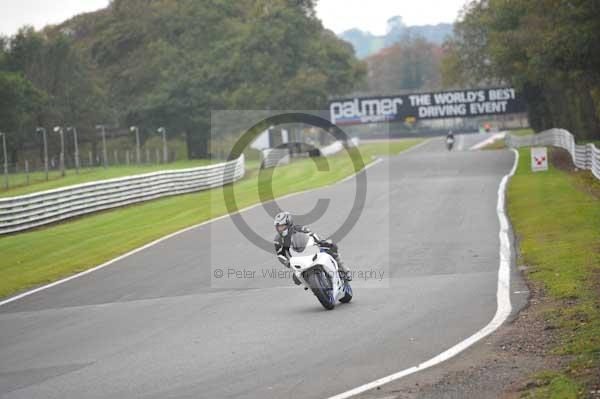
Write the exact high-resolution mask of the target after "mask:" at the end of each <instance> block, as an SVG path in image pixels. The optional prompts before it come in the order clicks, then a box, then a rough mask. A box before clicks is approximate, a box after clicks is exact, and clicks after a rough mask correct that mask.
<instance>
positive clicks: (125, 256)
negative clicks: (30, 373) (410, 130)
mask: <svg viewBox="0 0 600 399" xmlns="http://www.w3.org/2000/svg"><path fill="white" fill-rule="evenodd" d="M422 144H424V143H420V144H417V145H416V146H414V147H410V148H408V149H406V150H405V151H402V152H401V153H400V154H398V155H401V154H403V153H405V152H407V151H410V150H411V149H413V148H415V147H417V146H420V145H422ZM381 161H383V159H381V158H378V159H376V160H375V161H373V162H371V163H370V164H368V165H366V166H365V167H364V168H363V169H361V170H359V171H358V172H356V173H354V174H352V175H350V176H348V177H346V178H344V179H343V180H340V181H337V182H334V183H333V184H330V185H326V186H320V187H315V188H309V189H307V190H304V191H298V192H296V193H291V194H287V195H284V196H283V197H278V198H275V199H273V200H271V201H279V200H283V199H286V198H289V197H292V196H294V195H299V194H305V193H307V192H309V191H314V190H319V189H322V188H325V187H328V186H333V185H336V184H341V183H343V182H344V181H347V180H349V179H351V178H353V177H355V176H356V175H357V174H358V173H361V172H362V171H366V170H367V169H369V168H370V167H372V166H375V165H377V164H378V163H380V162H381ZM261 205H263V203H262V202H258V203H256V204H254V205H250V206H248V207H246V208H243V209H240V210H238V211H237V212H235V213H242V212H246V211H248V210H250V209H253V208H256V207H257V206H261ZM229 216H231V214H229V213H227V214H225V215H221V216H218V217H216V218H213V219H210V220H206V221H204V222H202V223H199V224H196V225H193V226H190V227H186V228H184V229H182V230H178V231H175V232H173V233H171V234H168V235H166V236H164V237H161V238H159V239H157V240H154V241H152V242H149V243H148V244H145V245H143V246H141V247H138V248H135V249H133V250H131V251H129V252H126V253H124V254H123V255H120V256H118V257H116V258H113V259H111V260H109V261H107V262H105V263H102V264H100V265H98V266H95V267H93V268H91V269H87V270H85V271H83V272H79V273H76V274H73V275H72V276H69V277H65V278H63V279H60V280H58V281H55V282H53V283H50V284H46V285H43V286H41V287H37V288H34V289H32V290H29V291H25V292H23V293H21V294H18V295H15V296H13V297H10V298H7V299H5V300H3V301H0V306H2V305H6V304H8V303H11V302H14V301H16V300H18V299H21V298H24V297H27V296H29V295H32V294H35V293H36V292H40V291H43V290H46V289H48V288H52V287H55V286H57V285H60V284H63V283H66V282H67V281H71V280H74V279H76V278H79V277H82V276H85V275H86V274H90V273H93V272H95V271H97V270H100V269H103V268H105V267H107V266H110V265H112V264H113V263H115V262H118V261H120V260H122V259H125V258H127V257H128V256H131V255H134V254H136V253H138V252H140V251H143V250H144V249H147V248H150V247H152V246H154V245H156V244H159V243H161V242H163V241H166V240H168V239H170V238H173V237H175V236H178V235H180V234H183V233H186V232H188V231H190V230H193V229H196V228H198V227H201V226H204V225H206V224H209V223H213V222H216V221H218V220H221V219H224V218H226V217H229Z"/></svg>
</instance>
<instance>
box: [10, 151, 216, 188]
mask: <svg viewBox="0 0 600 399" xmlns="http://www.w3.org/2000/svg"><path fill="white" fill-rule="evenodd" d="M208 164H210V161H209V160H206V159H197V160H191V161H177V162H173V163H169V164H166V165H161V164H154V165H150V164H147V165H139V166H138V165H135V166H125V165H118V166H110V167H108V168H107V169H104V168H92V169H81V170H80V171H79V174H76V172H75V170H74V169H69V170H67V171H66V176H65V177H61V175H60V172H59V171H54V170H53V171H51V172H50V173H49V180H48V181H46V175H45V173H44V172H35V173H31V174H30V176H29V178H30V182H31V184H29V185H26V175H25V174H24V173H18V174H10V175H9V189H8V190H6V189H4V188H2V189H0V197H14V196H17V195H24V194H31V193H35V192H38V191H44V190H52V189H55V188H60V187H66V186H71V185H73V184H81V183H89V182H92V181H98V180H106V179H113V178H117V177H125V176H132V175H139V174H142V173H149V172H158V171H160V170H170V169H185V168H193V167H197V166H205V165H208ZM2 181H3V180H2Z"/></svg>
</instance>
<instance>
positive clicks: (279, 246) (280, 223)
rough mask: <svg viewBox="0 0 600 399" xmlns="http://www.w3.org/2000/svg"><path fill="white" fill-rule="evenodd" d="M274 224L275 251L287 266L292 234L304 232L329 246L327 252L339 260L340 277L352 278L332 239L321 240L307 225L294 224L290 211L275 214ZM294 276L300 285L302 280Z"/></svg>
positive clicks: (320, 244)
mask: <svg viewBox="0 0 600 399" xmlns="http://www.w3.org/2000/svg"><path fill="white" fill-rule="evenodd" d="M273 224H274V225H275V230H276V231H277V234H276V235H275V239H274V240H273V241H274V242H273V244H275V253H276V254H277V259H279V261H280V262H281V263H283V265H284V266H285V267H290V257H291V255H290V244H291V241H292V236H293V235H294V234H295V233H304V234H308V235H309V236H311V237H312V238H313V239H314V240H315V242H316V243H317V245H319V246H320V247H323V248H327V253H328V254H329V255H331V257H332V258H333V259H335V261H336V262H337V264H338V268H339V270H340V277H342V279H344V281H351V280H352V275H351V273H350V271H349V270H348V269H347V268H346V266H344V262H343V261H342V259H341V257H340V254H339V253H338V248H337V245H335V244H334V243H333V242H331V240H321V239H320V238H319V236H317V235H316V234H315V233H313V232H312V231H311V230H310V229H309V228H308V227H307V226H300V225H297V224H294V221H293V219H292V215H291V214H290V213H289V212H280V213H278V214H277V215H276V216H275V220H274V223H273ZM292 278H293V280H294V283H296V285H300V281H299V280H298V279H297V278H296V275H293V277H292Z"/></svg>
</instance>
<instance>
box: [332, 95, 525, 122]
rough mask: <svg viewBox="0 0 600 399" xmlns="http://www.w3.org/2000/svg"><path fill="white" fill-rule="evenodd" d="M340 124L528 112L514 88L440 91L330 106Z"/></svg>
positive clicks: (352, 100)
mask: <svg viewBox="0 0 600 399" xmlns="http://www.w3.org/2000/svg"><path fill="white" fill-rule="evenodd" d="M329 112H330V117H331V121H332V122H333V123H335V124H337V125H354V124H361V123H377V122H407V121H415V120H424V119H442V118H467V117H474V116H487V115H499V114H511V113H520V112H525V106H524V103H523V101H522V100H521V99H520V98H519V97H518V96H517V95H516V92H515V89H512V88H488V89H472V90H454V91H440V92H431V93H415V94H403V95H397V96H383V97H355V98H349V99H340V100H332V101H331V102H330V103H329Z"/></svg>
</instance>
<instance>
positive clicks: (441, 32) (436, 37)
mask: <svg viewBox="0 0 600 399" xmlns="http://www.w3.org/2000/svg"><path fill="white" fill-rule="evenodd" d="M387 24H388V33H387V34H386V35H383V36H376V35H373V34H371V33H369V32H365V31H362V30H360V29H356V28H355V29H350V30H347V31H345V32H342V33H341V34H340V35H339V37H340V38H342V39H344V40H346V41H347V42H350V43H352V46H354V50H355V52H356V56H357V57H358V58H366V57H368V56H370V55H372V54H375V53H377V52H378V51H379V50H381V49H382V48H385V47H390V46H392V45H394V44H396V43H399V42H402V41H405V40H408V39H414V38H417V37H421V38H423V39H425V40H427V41H428V42H431V43H434V44H437V45H441V44H442V43H443V42H444V40H446V38H448V37H450V36H452V24H446V23H441V24H437V25H415V26H407V25H406V24H405V23H404V21H403V20H402V17H400V16H395V17H392V18H390V19H388V21H387Z"/></svg>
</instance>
